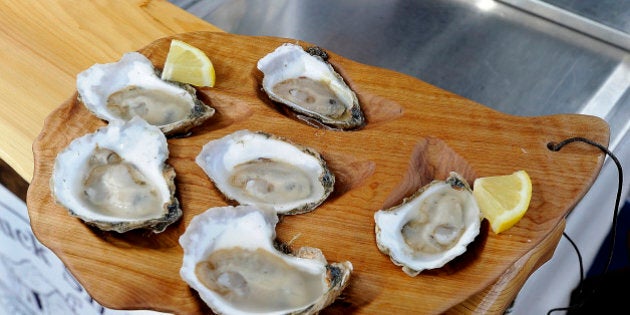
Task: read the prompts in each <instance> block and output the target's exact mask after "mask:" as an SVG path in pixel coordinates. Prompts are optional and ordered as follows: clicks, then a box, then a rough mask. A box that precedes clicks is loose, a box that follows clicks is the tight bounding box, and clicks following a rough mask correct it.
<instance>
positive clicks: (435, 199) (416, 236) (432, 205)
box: [374, 172, 481, 276]
mask: <svg viewBox="0 0 630 315" xmlns="http://www.w3.org/2000/svg"><path fill="white" fill-rule="evenodd" d="M374 221H375V222H376V226H375V231H376V244H377V245H378V248H379V250H380V251H381V252H382V253H384V254H386V255H389V257H390V258H391V260H392V262H394V264H396V265H398V266H402V269H403V271H404V272H405V273H407V274H408V275H410V276H416V275H417V274H418V273H420V272H421V271H423V270H425V269H434V268H440V267H442V266H444V264H446V263H447V262H449V261H451V260H452V259H454V258H455V257H457V256H459V255H461V254H463V253H464V252H465V251H466V246H467V245H468V244H469V243H471V242H472V241H473V240H474V239H475V237H476V236H477V235H478V234H479V229H480V226H481V214H480V212H479V207H478V206H477V202H476V201H475V198H474V197H473V195H472V191H471V190H470V187H469V186H468V183H466V180H465V179H463V178H462V177H461V176H460V175H458V174H457V173H455V172H451V174H450V176H449V177H448V178H447V179H446V181H437V180H436V181H433V182H432V183H430V184H429V185H427V186H425V187H423V188H421V189H420V190H418V191H417V192H416V193H415V194H414V195H413V196H411V197H409V198H406V199H405V200H404V201H403V203H402V204H400V205H398V206H395V207H392V208H390V209H386V210H379V211H377V212H376V213H375V214H374Z"/></svg>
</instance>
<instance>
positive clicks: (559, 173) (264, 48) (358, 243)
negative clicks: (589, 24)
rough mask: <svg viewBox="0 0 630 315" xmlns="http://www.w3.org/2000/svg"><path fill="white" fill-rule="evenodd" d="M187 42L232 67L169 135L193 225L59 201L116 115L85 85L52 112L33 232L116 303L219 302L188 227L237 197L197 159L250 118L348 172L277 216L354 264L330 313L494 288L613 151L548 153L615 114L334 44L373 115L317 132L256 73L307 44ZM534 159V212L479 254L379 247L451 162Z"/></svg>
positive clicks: (502, 170)
mask: <svg viewBox="0 0 630 315" xmlns="http://www.w3.org/2000/svg"><path fill="white" fill-rule="evenodd" d="M175 38H178V39H181V40H183V41H185V42H188V43H190V44H192V45H194V46H196V47H199V48H201V49H202V50H204V51H205V52H206V53H207V54H208V56H209V57H210V58H211V60H212V61H213V63H214V66H215V68H216V77H217V84H216V86H215V87H214V88H201V89H199V96H200V97H201V98H202V99H203V100H205V101H206V102H209V103H210V104H211V105H212V106H213V107H215V108H216V109H217V114H216V115H215V116H214V117H213V118H211V120H210V121H208V122H206V123H205V124H204V125H202V126H200V127H197V128H196V129H193V131H192V134H191V135H190V136H188V137H185V138H172V139H169V140H168V143H169V149H170V158H169V163H170V164H172V165H173V166H174V167H175V170H176V172H177V178H176V185H177V196H178V198H179V200H180V202H181V205H182V208H183V211H184V216H183V218H182V219H181V220H180V221H178V222H177V223H175V224H174V225H172V226H170V227H168V228H167V230H166V231H165V232H163V233H161V234H153V233H150V232H146V231H132V232H128V233H126V234H117V233H110V232H102V231H100V230H97V229H94V228H90V227H88V226H87V225H85V224H83V222H82V221H80V220H78V219H75V218H72V217H70V216H69V215H68V213H67V212H66V210H65V209H64V208H63V207H61V206H58V205H56V204H55V202H54V199H53V198H52V196H51V193H50V189H49V185H48V184H49V180H50V177H51V172H52V166H53V163H54V159H55V157H56V155H57V153H58V152H59V151H60V150H62V149H63V148H64V147H66V146H67V145H68V144H69V143H70V141H72V140H73V139H75V138H77V137H79V136H83V135H85V134H87V133H90V132H94V131H95V130H96V129H97V128H99V127H102V126H104V125H105V123H104V122H103V121H101V120H99V119H97V118H95V117H94V116H92V115H91V114H90V113H89V112H88V111H87V110H86V109H85V108H84V107H83V105H82V104H80V103H78V101H77V99H76V94H75V95H73V96H72V97H71V98H70V99H69V100H68V101H66V102H65V103H63V104H62V105H61V106H60V107H59V108H58V109H57V110H55V111H54V112H53V113H52V114H50V116H49V117H48V118H47V120H46V122H45V125H44V128H43V130H42V132H41V134H40V135H39V137H38V139H37V140H36V141H35V143H34V145H33V152H34V158H35V170H34V171H35V172H34V177H33V180H32V183H31V186H30V189H29V191H28V197H27V206H28V211H29V214H30V216H31V225H32V227H33V231H34V232H35V234H36V236H37V237H38V238H39V240H40V241H41V242H42V243H44V244H45V245H46V246H47V247H49V248H50V249H52V250H53V251H54V252H55V253H56V254H57V255H58V256H59V257H60V258H61V259H62V260H63V262H64V263H65V264H66V266H67V267H68V268H69V270H70V271H71V272H72V274H73V275H74V276H75V277H76V278H77V279H78V280H79V282H80V283H81V284H82V285H83V286H84V287H85V288H86V289H87V290H88V292H89V293H90V294H91V295H92V296H93V297H94V298H95V299H96V300H97V301H98V302H100V303H101V304H103V305H105V306H107V307H111V308H121V309H154V310H158V311H167V312H174V313H179V314H200V313H209V309H208V308H207V306H205V305H204V303H203V302H202V301H201V300H200V299H199V298H198V296H197V294H196V292H195V291H193V290H191V289H190V288H189V287H188V286H187V285H186V283H185V282H184V281H182V280H181V278H180V276H179V268H180V264H181V261H182V249H181V248H180V247H179V244H178V238H179V236H180V235H181V234H182V233H183V232H184V230H185V229H186V227H187V225H188V223H189V222H190V220H191V219H192V218H193V217H194V216H195V215H197V214H199V213H201V212H203V211H205V210H206V209H208V208H209V207H215V206H224V205H226V204H227V202H226V201H225V199H224V198H223V197H222V195H221V194H220V193H219V192H218V191H217V189H216V188H215V187H214V186H213V184H212V183H211V182H210V180H209V179H208V177H207V176H206V175H205V173H204V172H203V171H202V170H201V169H200V168H199V167H198V166H197V165H196V164H195V161H194V159H195V157H196V155H197V154H198V153H199V151H200V150H201V147H202V146H203V145H204V144H205V143H207V142H208V141H210V140H213V139H217V138H220V137H223V136H225V135H227V134H229V133H232V132H234V131H236V130H240V129H250V130H262V131H265V132H268V133H272V134H275V135H278V136H281V137H285V138H287V139H289V140H291V141H293V142H295V143H298V144H302V145H306V146H310V147H312V148H314V149H315V150H317V151H319V152H320V153H321V154H322V155H323V156H324V158H325V159H326V160H327V161H328V163H329V166H330V167H331V169H332V171H333V173H335V175H336V177H337V183H336V185H335V191H334V192H333V194H332V195H331V197H330V198H329V199H328V200H327V201H326V202H324V203H323V204H322V205H321V206H320V207H319V208H318V209H316V210H315V211H314V212H311V213H308V214H303V215H297V216H289V217H284V218H283V219H282V220H281V222H280V223H279V225H278V228H277V233H278V237H279V239H281V240H282V241H285V242H288V241H290V240H292V244H291V246H292V247H293V248H298V247H300V246H312V247H317V248H320V249H321V250H322V251H323V253H324V255H325V256H326V258H327V259H328V260H329V261H345V260H349V261H351V262H352V264H353V265H354V272H353V275H352V277H351V280H350V285H349V286H348V288H346V290H345V292H344V294H343V299H342V300H339V301H337V302H336V303H334V304H333V305H332V306H330V307H329V308H328V309H326V310H325V311H324V313H329V314H330V313H339V314H342V313H343V314H345V313H348V312H355V313H360V314H404V313H419V314H430V313H442V312H444V311H446V310H448V309H449V308H451V307H453V306H455V305H457V304H459V303H462V302H463V301H465V300H467V299H468V298H470V297H472V296H474V295H475V294H477V293H479V292H482V291H483V290H484V289H486V288H487V287H489V286H490V285H492V284H493V283H494V282H495V281H496V280H497V279H498V278H499V277H500V276H502V275H504V274H506V273H509V272H516V271H514V270H508V268H510V267H511V266H513V265H514V264H515V262H517V261H518V260H519V259H521V258H523V257H524V256H525V255H531V254H532V252H535V249H536V247H537V246H539V245H540V244H541V242H543V240H545V238H546V237H547V236H548V235H549V234H550V233H552V232H553V231H555V232H554V233H555V234H556V235H557V233H558V231H560V230H561V226H560V225H561V224H563V223H564V221H563V219H564V217H565V216H566V215H567V214H568V213H569V212H570V210H571V209H572V208H573V207H574V206H575V204H576V203H577V202H578V201H579V200H580V198H582V196H583V195H584V194H585V193H586V191H587V190H588V189H589V187H590V186H591V184H592V183H593V181H594V180H595V178H596V176H597V174H598V173H599V170H600V168H601V166H602V164H603V161H604V156H603V154H602V153H601V152H600V151H599V150H597V149H596V148H592V147H590V146H587V145H584V144H578V143H576V144H573V145H570V146H567V147H565V148H564V149H562V150H561V151H560V152H552V151H550V150H548V149H547V143H549V142H550V141H555V142H557V141H561V140H563V139H565V138H568V137H573V136H583V137H588V138H590V139H593V140H595V141H597V142H600V143H603V144H607V143H608V137H609V131H608V126H607V124H606V123H605V122H604V121H603V120H601V119H599V118H596V117H591V116H584V115H573V114H571V115H554V116H544V117H516V116H510V115H506V114H503V113H500V112H497V111H494V110H492V109H489V108H487V107H485V106H483V105H480V104H477V103H475V102H473V101H470V100H468V99H465V98H463V97H460V96H458V95H455V94H453V93H450V92H447V91H444V90H442V89H439V88H437V87H435V86H431V85H429V84H427V83H425V82H422V81H420V80H418V79H415V78H412V77H409V76H406V75H403V74H400V73H397V72H393V71H389V70H385V69H381V68H377V67H372V66H368V65H364V64H360V63H357V62H354V61H352V60H348V59H345V58H343V57H341V56H339V55H336V54H334V53H332V52H331V54H330V55H331V57H330V62H331V63H332V64H333V66H334V67H335V68H336V69H337V70H338V71H339V72H340V73H341V74H342V75H343V76H344V77H345V78H346V80H347V82H348V83H349V85H350V86H351V87H352V88H353V89H354V90H355V91H356V92H357V94H358V96H359V99H360V101H361V103H362V106H363V109H364V111H365V114H366V117H367V121H368V123H367V125H366V126H365V127H364V128H363V129H361V130H356V131H345V132H344V131H334V130H324V129H318V128H314V127H312V126H309V125H307V124H305V123H303V122H301V121H299V120H296V119H294V118H292V117H290V116H288V115H286V114H285V113H284V112H283V111H282V110H280V108H278V107H277V106H276V105H275V104H274V103H272V102H271V101H269V99H268V98H267V96H266V95H265V94H264V93H263V92H261V89H260V82H261V79H262V74H261V73H260V72H259V71H258V70H257V69H256V62H257V61H258V59H260V58H261V57H263V56H264V55H265V54H267V53H269V52H271V51H273V50H274V49H275V48H276V47H277V46H279V45H281V44H282V43H284V42H294V43H295V42H297V41H295V40H292V39H283V38H272V37H250V36H241V35H232V34H223V33H210V32H198V33H186V34H180V35H177V36H175ZM170 39H171V38H163V39H159V40H157V41H155V42H153V43H151V44H149V45H148V46H147V47H145V48H143V49H141V51H140V52H141V53H143V54H145V55H147V56H148V57H149V58H150V59H151V60H152V61H153V62H154V64H155V65H156V67H158V68H161V67H162V66H163V63H164V60H165V57H166V53H167V51H168V45H169V43H170ZM300 44H303V45H304V46H307V45H309V44H308V43H300ZM323 48H325V47H323ZM112 61H115V60H112ZM520 169H524V170H526V171H527V172H528V173H529V174H530V176H531V179H532V183H533V196H532V200H531V204H530V208H529V210H528V212H527V214H526V215H525V217H524V218H523V219H522V220H521V221H519V222H518V224H517V225H516V226H514V227H513V228H511V229H510V230H508V231H506V232H504V233H502V234H500V235H496V234H494V233H493V232H492V231H491V230H490V229H489V228H488V224H487V222H486V221H484V223H483V224H482V229H481V233H480V235H479V236H478V237H477V239H476V240H475V241H474V242H473V243H472V244H471V245H470V246H469V248H468V250H467V252H466V253H465V254H464V255H462V256H460V257H459V258H457V259H455V260H454V261H452V262H451V263H449V264H447V265H446V266H445V267H443V268H440V269H437V270H431V271H425V272H423V273H421V274H420V275H418V276H417V277H410V276H408V275H406V274H405V273H403V272H402V270H401V269H400V268H399V267H396V266H394V265H393V264H392V263H391V261H390V260H389V257H387V256H385V255H383V254H381V253H380V252H379V251H378V249H377V247H376V244H375V236H374V220H373V214H374V212H375V211H377V210H379V209H382V208H384V207H389V206H392V205H394V204H396V203H398V202H400V201H401V200H402V198H403V197H404V196H406V195H409V194H411V193H412V192H413V191H415V190H416V189H417V188H418V187H420V186H421V185H424V184H425V183H427V182H428V181H430V180H432V179H434V178H436V179H444V178H445V177H446V174H447V173H448V172H449V171H458V172H461V173H463V174H464V175H465V177H466V178H467V179H468V180H469V182H470V183H471V184H472V182H473V181H474V179H475V178H476V177H481V176H491V175H504V174H510V173H512V172H514V171H516V170H520ZM559 226H560V228H558V227H559Z"/></svg>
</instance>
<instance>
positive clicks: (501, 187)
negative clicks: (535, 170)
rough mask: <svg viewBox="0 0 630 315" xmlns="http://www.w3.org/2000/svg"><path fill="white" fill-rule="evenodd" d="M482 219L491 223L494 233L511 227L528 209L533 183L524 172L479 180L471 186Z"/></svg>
mask: <svg viewBox="0 0 630 315" xmlns="http://www.w3.org/2000/svg"><path fill="white" fill-rule="evenodd" d="M473 196H474V197H475V199H476V201H477V204H478V205H479V210H481V213H482V215H483V216H484V217H485V218H486V219H487V220H488V221H489V222H490V227H491V228H492V231H494V232H495V233H497V234H498V233H501V232H503V231H505V230H507V229H509V228H511V227H512V226H514V225H515V224H516V223H517V222H518V221H519V220H520V219H521V218H522V217H523V216H524V215H525V212H526V211H527V209H528V208H529V202H530V200H531V198H532V182H531V179H530V177H529V174H527V172H526V171H524V170H520V171H517V172H514V173H512V174H510V175H501V176H488V177H481V178H477V179H476V180H475V183H474V186H473Z"/></svg>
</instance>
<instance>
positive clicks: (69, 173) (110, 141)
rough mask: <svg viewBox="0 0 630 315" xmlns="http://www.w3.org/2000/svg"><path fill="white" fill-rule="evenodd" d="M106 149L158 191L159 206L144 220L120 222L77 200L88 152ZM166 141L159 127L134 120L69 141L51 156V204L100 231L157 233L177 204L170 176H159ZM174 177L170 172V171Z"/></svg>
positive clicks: (175, 214)
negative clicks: (139, 173)
mask: <svg viewBox="0 0 630 315" xmlns="http://www.w3.org/2000/svg"><path fill="white" fill-rule="evenodd" d="M96 147H98V148H103V149H108V150H112V151H114V152H116V153H117V154H119V155H120V156H121V157H122V158H123V159H124V160H125V161H126V162H128V163H131V164H132V165H134V166H135V167H136V168H137V169H138V170H139V171H140V172H141V173H142V174H143V175H144V176H146V177H147V179H148V180H149V181H151V182H152V183H153V184H154V185H156V187H157V188H158V189H159V190H158V193H159V195H160V196H161V198H162V200H163V203H164V206H163V207H162V208H159V209H156V211H155V212H154V213H152V215H150V216H146V217H141V218H120V217H115V216H114V217H112V216H109V215H105V214H101V213H99V212H96V211H93V210H92V209H91V208H90V206H89V205H87V204H86V202H85V200H84V199H83V198H81V195H82V194H83V191H82V190H81V189H80V187H81V186H82V181H83V180H84V176H85V173H86V169H87V163H88V159H89V158H90V156H91V154H92V152H93V150H94V149H95V148H96ZM168 155H169V151H168V144H167V141H166V137H165V136H164V134H163V133H162V132H161V131H160V129H159V128H157V127H155V126H152V125H149V124H148V123H147V122H145V121H144V120H143V119H141V118H139V117H134V118H133V119H131V120H130V121H128V122H121V121H114V122H111V123H110V124H108V125H107V126H105V127H101V128H99V129H98V130H97V131H96V132H94V133H90V134H87V135H85V136H82V137H79V138H76V139H74V140H73V141H72V142H71V143H70V144H69V145H68V146H67V147H66V148H65V149H63V150H62V151H61V152H60V153H59V154H58V155H57V157H56V159H55V164H54V167H53V172H52V176H51V179H50V187H51V190H52V193H53V196H54V198H55V201H56V202H57V203H58V204H60V205H62V206H64V207H66V208H67V209H68V210H69V212H70V214H71V215H73V216H76V217H79V218H81V219H82V220H84V221H85V222H86V223H89V224H92V225H96V226H98V227H99V228H101V229H104V230H115V231H117V232H125V231H128V230H130V229H135V228H145V227H148V228H153V229H155V231H156V232H161V231H162V230H164V228H166V226H167V225H168V224H170V223H172V222H175V221H176V220H177V219H178V218H179V217H180V216H181V209H180V208H179V202H178V201H177V199H176V198H175V197H174V190H175V187H174V184H173V183H172V180H173V178H165V174H164V170H165V168H166V167H170V166H167V165H166V164H165V161H166V159H167V158H168ZM173 177H174V172H173Z"/></svg>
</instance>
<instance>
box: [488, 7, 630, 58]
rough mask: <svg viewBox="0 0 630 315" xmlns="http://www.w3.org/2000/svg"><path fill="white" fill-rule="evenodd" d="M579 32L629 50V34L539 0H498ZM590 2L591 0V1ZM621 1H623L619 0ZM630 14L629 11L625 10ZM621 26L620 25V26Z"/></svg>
mask: <svg viewBox="0 0 630 315" xmlns="http://www.w3.org/2000/svg"><path fill="white" fill-rule="evenodd" d="M499 1H501V2H505V3H508V4H510V5H513V6H515V7H517V8H520V9H523V10H525V11H528V12H531V13H533V14H536V15H539V16H541V17H543V18H546V19H549V20H551V21H554V22H556V23H559V24H562V25H565V26H567V27H570V28H572V29H575V30H577V31H579V32H582V33H585V34H588V35H590V36H593V37H595V38H598V39H601V40H603V41H606V42H608V43H610V44H612V45H615V46H619V47H621V48H623V49H626V50H630V34H629V33H627V32H624V31H621V30H619V29H616V28H614V27H610V26H608V25H606V24H603V23H600V22H598V21H595V20H592V19H589V18H586V17H584V16H582V15H579V14H577V13H574V12H571V11H568V10H565V9H563V8H561V7H558V6H555V5H552V4H549V3H548V2H556V1H546V2H545V1H540V0H499ZM591 2H592V1H591ZM619 2H621V3H623V2H624V1H619ZM627 13H628V14H630V12H627ZM620 27H621V26H620Z"/></svg>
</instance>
